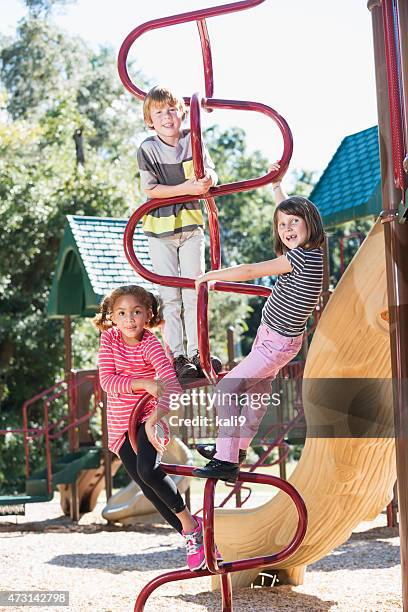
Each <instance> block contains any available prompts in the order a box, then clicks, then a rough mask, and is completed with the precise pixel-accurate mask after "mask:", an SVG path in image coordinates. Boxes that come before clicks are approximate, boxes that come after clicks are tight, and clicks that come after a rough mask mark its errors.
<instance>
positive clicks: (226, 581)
mask: <svg viewBox="0 0 408 612" xmlns="http://www.w3.org/2000/svg"><path fill="white" fill-rule="evenodd" d="M263 2H264V0H243V1H240V2H233V3H231V4H226V5H224V6H215V7H211V8H206V9H201V10H196V11H190V12H187V13H183V14H179V15H173V16H169V17H163V18H160V19H154V20H152V21H148V22H146V23H144V24H142V25H139V26H138V27H136V28H135V29H134V30H132V31H131V32H130V33H129V34H128V36H127V37H126V38H125V40H124V42H123V44H122V46H121V48H120V51H119V56H118V71H119V76H120V78H121V80H122V83H123V85H124V86H125V87H126V89H127V90H128V91H129V92H130V93H131V94H133V95H134V96H136V97H137V98H139V99H141V100H143V99H144V98H145V96H146V92H145V91H143V90H142V89H140V88H139V87H138V86H137V85H136V84H135V83H133V81H132V79H131V78H130V76H129V73H128V70H127V65H126V62H127V57H128V54H129V50H130V48H131V46H132V45H133V44H134V42H135V41H136V40H137V39H138V38H139V37H140V36H141V35H142V34H145V33H146V32H148V31H151V30H155V29H158V28H164V27H168V26H173V25H177V24H181V23H186V22H189V21H195V22H196V23H197V26H198V32H199V37H200V42H201V50H202V57H203V69H204V82H205V97H204V96H201V95H200V93H199V92H196V93H193V95H192V96H191V97H184V101H185V103H186V104H187V105H189V106H190V128H191V143H192V157H193V166H194V173H195V176H196V177H197V178H202V177H203V176H204V165H203V153H202V134H201V109H204V110H206V111H207V112H212V111H213V110H215V109H230V110H242V111H254V112H257V113H262V114H264V115H266V116H267V117H269V118H270V119H272V121H273V122H274V124H275V125H276V126H277V127H278V129H279V131H280V133H281V135H282V138H283V152H282V157H281V159H280V160H279V162H278V163H279V166H280V169H279V170H278V171H277V170H272V171H270V172H268V173H266V174H264V175H263V176H260V177H257V178H252V179H248V180H243V181H236V182H233V183H227V184H223V185H219V186H217V187H213V188H211V189H210V190H209V191H208V193H206V194H203V195H202V196H200V198H196V199H200V200H204V203H205V208H206V211H207V215H208V225H209V234H210V256H211V269H213V270H215V269H218V268H219V267H220V265H221V254H220V253H221V249H220V232H219V222H218V209H217V206H216V203H215V198H217V197H220V196H224V195H228V194H231V193H236V192H239V191H249V190H251V189H257V188H258V187H263V186H264V185H267V184H268V183H270V182H272V181H273V180H274V179H277V178H278V176H279V175H282V174H284V173H285V172H286V170H287V168H288V165H289V162H290V159H291V156H292V150H293V141H292V134H291V131H290V128H289V126H288V124H287V123H286V121H285V119H284V118H283V117H282V116H281V115H280V114H279V113H278V112H277V111H276V110H274V109H273V108H271V107H270V106H267V105H266V104H262V103H260V102H254V101H247V100H226V99H217V98H214V97H213V95H214V78H213V68H212V54H211V44H210V38H209V35H208V30H207V24H206V18H208V17H217V16H220V15H225V14H228V13H233V12H237V11H242V10H246V9H249V8H253V7H255V6H257V5H259V4H262V3H263ZM192 199H194V198H192V196H191V195H186V196H178V197H174V198H168V199H166V198H155V199H152V200H149V201H148V202H146V203H145V204H143V205H142V206H140V208H138V210H137V211H135V212H134V213H133V214H132V216H131V217H130V219H129V222H128V224H127V226H126V230H125V234H124V249H125V254H126V257H127V259H128V261H129V263H130V265H131V266H132V268H133V269H134V270H135V271H136V272H137V273H138V274H140V276H142V277H143V278H146V279H147V280H149V281H150V282H152V283H155V284H159V285H165V286H171V287H183V288H187V289H194V287H195V284H194V279H192V278H184V277H170V276H164V275H158V274H155V273H154V272H151V271H150V270H147V269H146V268H145V267H144V266H143V265H142V264H141V263H140V261H139V260H138V258H137V256H136V253H135V250H134V247H133V235H134V232H135V229H136V226H137V224H138V222H139V221H140V220H141V219H142V217H143V216H144V215H145V214H147V213H149V212H150V211H152V210H154V209H156V208H158V207H163V206H171V205H173V204H180V203H183V202H191V200H192ZM213 289H214V290H215V291H224V292H235V293H242V294H248V295H259V296H263V297H268V296H269V294H270V291H271V290H270V288H268V287H263V286H259V285H253V284H247V283H233V282H219V281H217V282H215V283H214V284H213ZM197 326H198V343H199V352H200V358H201V366H202V369H203V371H204V374H205V376H206V378H207V379H208V380H209V381H210V382H211V383H215V382H216V380H217V376H216V374H215V372H214V370H213V367H212V364H211V359H210V346H209V338H208V287H207V285H206V284H202V285H201V286H200V289H199V292H198V303H197ZM148 398H149V396H148V395H146V396H143V398H142V399H141V400H140V402H139V403H138V405H137V406H136V407H135V409H134V412H133V414H132V416H131V417H130V420H129V439H130V441H131V443H132V446H134V447H135V444H136V438H135V436H136V428H137V417H136V415H137V414H138V411H139V410H141V409H142V408H143V406H144V404H145V402H146V401H147V400H148ZM162 467H163V468H164V469H165V471H166V472H168V473H169V474H180V475H184V476H191V475H192V470H193V468H191V467H187V466H174V465H162ZM239 481H241V482H251V483H263V484H270V485H273V486H275V487H277V488H279V489H281V490H282V491H284V492H285V493H287V494H288V495H289V496H290V498H291V499H292V501H293V502H294V504H295V506H296V510H297V512H298V516H299V522H298V527H297V529H296V533H295V534H294V536H293V538H292V540H291V542H290V543H289V544H288V545H287V546H286V547H285V548H283V549H282V550H281V551H279V552H277V553H275V554H273V555H268V556H264V557H255V558H253V559H243V560H238V561H234V562H229V563H217V560H216V557H215V545H214V493H215V484H216V481H215V480H213V479H210V480H208V481H207V483H206V486H205V491H204V543H205V555H206V562H207V567H208V569H207V570H202V571H199V572H191V571H190V570H176V571H174V572H168V573H166V574H163V575H162V576H159V577H157V578H155V579H154V580H152V581H151V582H149V583H148V584H147V585H146V586H145V587H144V588H143V589H142V591H141V593H140V595H139V597H138V599H137V601H136V604H135V611H138V612H140V611H141V610H143V609H144V604H145V602H146V600H147V598H148V597H149V595H150V594H151V593H152V592H153V591H154V590H155V589H156V588H158V587H159V586H160V585H161V584H164V583H167V582H172V581H176V580H184V579H188V578H196V577H200V576H208V575H211V574H219V575H220V579H221V588H222V609H223V610H224V611H225V612H227V611H230V610H232V593H231V582H230V573H231V572H235V571H241V570H244V569H250V568H255V567H257V568H258V567H259V568H260V569H261V568H264V567H267V566H270V565H271V564H272V563H276V562H278V561H282V560H283V559H286V558H287V557H289V556H290V555H292V554H293V553H294V552H295V551H296V550H297V548H298V547H299V546H300V544H301V542H302V540H303V538H304V536H305V533H306V527H307V511H306V507H305V504H304V502H303V500H302V498H301V497H300V495H299V493H298V492H297V491H296V490H295V489H294V487H293V486H292V485H290V484H289V483H287V482H286V481H284V480H281V479H279V478H276V477H274V476H267V475H264V474H256V473H251V474H250V473H247V472H244V473H240V475H239Z"/></svg>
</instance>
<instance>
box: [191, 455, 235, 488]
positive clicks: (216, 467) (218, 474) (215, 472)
mask: <svg viewBox="0 0 408 612" xmlns="http://www.w3.org/2000/svg"><path fill="white" fill-rule="evenodd" d="M238 475H239V463H231V462H230V461H220V460H219V459H211V461H210V462H209V463H207V465H205V466H204V467H202V468H195V470H193V476H198V478H217V479H218V480H225V481H226V482H236V481H237V480H238Z"/></svg>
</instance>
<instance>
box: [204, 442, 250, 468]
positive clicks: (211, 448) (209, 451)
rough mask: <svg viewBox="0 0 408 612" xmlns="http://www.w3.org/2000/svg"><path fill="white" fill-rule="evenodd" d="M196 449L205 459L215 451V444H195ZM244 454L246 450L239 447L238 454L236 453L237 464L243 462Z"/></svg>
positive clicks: (211, 456) (245, 454) (212, 455)
mask: <svg viewBox="0 0 408 612" xmlns="http://www.w3.org/2000/svg"><path fill="white" fill-rule="evenodd" d="M196 451H197V452H198V453H200V455H201V456H202V457H205V458H206V459H212V458H213V457H214V455H215V451H216V448H215V444H197V445H196ZM246 456H247V452H246V450H244V449H243V448H240V449H239V455H238V462H239V465H241V464H242V463H244V461H245V459H246Z"/></svg>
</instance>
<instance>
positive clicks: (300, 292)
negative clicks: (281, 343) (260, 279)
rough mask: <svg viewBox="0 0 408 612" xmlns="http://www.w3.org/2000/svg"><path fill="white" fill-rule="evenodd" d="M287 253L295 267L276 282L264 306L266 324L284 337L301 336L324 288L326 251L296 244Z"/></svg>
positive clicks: (264, 321)
mask: <svg viewBox="0 0 408 612" xmlns="http://www.w3.org/2000/svg"><path fill="white" fill-rule="evenodd" d="M285 255H286V257H287V259H288V260H289V262H290V263H291V265H292V268H293V270H292V272H288V273H287V274H281V275H280V276H279V278H278V280H277V281H276V284H275V286H274V288H273V290H272V293H271V295H270V296H269V298H268V299H267V301H266V303H265V306H264V307H263V310H262V323H264V324H265V325H267V326H268V327H270V328H271V329H273V330H274V331H277V332H278V334H282V336H300V335H301V334H302V333H303V332H304V330H305V328H306V322H307V320H308V318H309V317H310V315H311V314H312V312H313V310H314V308H315V306H316V304H317V301H318V299H319V295H320V293H321V290H322V283H323V253H322V251H321V250H320V249H310V250H308V249H304V248H303V247H296V248H295V249H292V250H290V251H288V252H287V253H285Z"/></svg>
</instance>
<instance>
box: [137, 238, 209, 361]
mask: <svg viewBox="0 0 408 612" xmlns="http://www.w3.org/2000/svg"><path fill="white" fill-rule="evenodd" d="M149 250H150V259H151V260H152V265H153V270H154V272H155V273H156V274H161V275H165V276H184V277H187V278H193V279H196V278H197V277H198V276H200V275H201V274H204V272H205V261H204V251H205V242H204V231H203V230H202V228H200V227H199V228H197V229H195V230H193V231H191V232H182V233H180V234H174V235H173V236H167V237H165V238H152V237H151V236H149ZM157 287H158V292H159V295H160V297H161V299H162V301H163V315H164V338H165V342H166V344H167V345H168V347H169V349H170V352H171V354H172V356H173V357H177V356H178V355H184V354H185V350H184V335H183V323H182V320H181V307H182V306H183V307H184V327H185V332H186V336H187V355H188V356H189V357H191V356H192V355H194V353H195V352H196V351H197V350H198V338H197V293H196V291H195V290H194V289H184V288H180V287H164V286H163V285H158V286H157Z"/></svg>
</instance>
